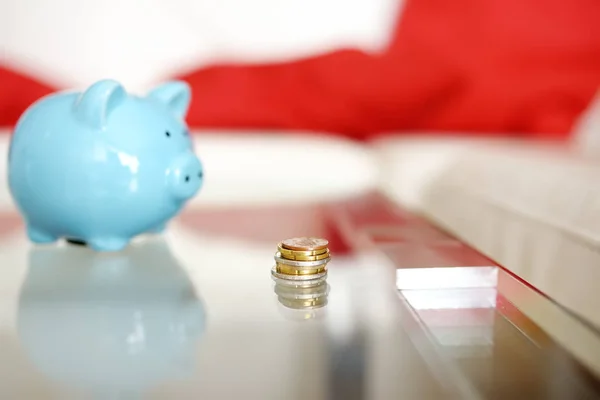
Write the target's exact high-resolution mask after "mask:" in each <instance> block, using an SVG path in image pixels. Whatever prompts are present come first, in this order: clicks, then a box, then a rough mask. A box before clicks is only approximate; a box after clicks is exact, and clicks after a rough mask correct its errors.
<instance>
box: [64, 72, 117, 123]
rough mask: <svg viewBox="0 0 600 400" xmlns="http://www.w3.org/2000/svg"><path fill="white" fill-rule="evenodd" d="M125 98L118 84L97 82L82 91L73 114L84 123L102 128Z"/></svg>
mask: <svg viewBox="0 0 600 400" xmlns="http://www.w3.org/2000/svg"><path fill="white" fill-rule="evenodd" d="M126 96H127V93H126V92H125V89H124V88H123V86H121V84H120V83H119V82H116V81H113V80H111V79H106V80H102V81H98V82H96V83H94V84H93V85H92V86H90V87H89V88H88V89H87V90H86V91H84V92H83V93H82V94H81V95H80V96H79V98H78V99H77V102H76V103H75V114H76V115H77V116H78V117H79V118H80V119H81V120H82V121H84V122H85V123H87V124H88V125H90V126H92V127H94V128H102V127H104V126H105V124H106V119H107V117H108V115H109V114H110V113H111V111H112V110H114V108H115V107H116V106H117V105H118V104H119V103H120V102H121V100H123V99H124V98H125V97H126Z"/></svg>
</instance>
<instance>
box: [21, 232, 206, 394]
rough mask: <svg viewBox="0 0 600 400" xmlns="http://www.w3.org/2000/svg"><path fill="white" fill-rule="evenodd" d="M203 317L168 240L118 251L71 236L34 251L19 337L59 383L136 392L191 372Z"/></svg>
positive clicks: (43, 370)
mask: <svg viewBox="0 0 600 400" xmlns="http://www.w3.org/2000/svg"><path fill="white" fill-rule="evenodd" d="M204 325H205V313H204V308H203V306H202V303H201V301H200V300H199V298H198V297H197V295H196V293H195V291H194V287H193V285H192V283H191V281H190V280H189V278H188V276H187V274H186V273H185V271H184V270H183V269H182V268H181V267H180V266H179V265H178V263H177V260H176V259H175V258H174V257H173V256H172V254H171V252H170V250H169V247H168V245H167V243H166V242H165V241H164V240H162V239H158V238H155V239H150V240H147V241H145V242H142V243H134V244H132V245H130V246H129V247H128V248H127V249H125V250H124V251H122V252H118V253H98V252H94V251H92V250H90V249H88V248H86V247H78V246H72V245H67V246H65V247H37V248H33V249H32V250H31V251H30V253H29V269H28V273H27V277H26V280H25V282H24V284H23V287H22V289H21V293H20V299H19V314H18V330H19V338H20V341H21V343H22V345H23V347H24V349H25V351H26V353H27V354H28V356H29V357H30V359H31V361H32V362H33V363H34V364H35V365H36V367H37V368H38V369H39V370H40V372H41V373H43V374H45V375H46V376H47V377H48V378H49V379H51V380H54V381H55V382H57V383H60V384H64V385H66V386H68V387H70V388H75V389H78V390H83V391H85V392H91V394H93V395H94V396H98V395H99V396H108V397H114V396H115V395H118V396H119V397H122V396H125V398H132V397H137V395H139V394H141V393H142V392H144V391H145V390H147V389H149V388H150V387H151V386H154V385H156V384H157V383H160V382H161V381H164V380H168V379H174V378H179V377H182V376H185V375H187V374H188V373H190V372H191V368H192V360H193V349H192V347H193V346H194V343H195V342H196V341H197V340H198V338H199V336H200V335H201V334H202V332H203V331H204Z"/></svg>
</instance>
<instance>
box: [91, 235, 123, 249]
mask: <svg viewBox="0 0 600 400" xmlns="http://www.w3.org/2000/svg"><path fill="white" fill-rule="evenodd" d="M128 243H129V240H128V239H123V238H115V237H111V238H94V239H91V240H89V241H88V244H89V246H90V247H91V248H92V249H94V250H96V251H120V250H123V249H124V248H125V247H126V246H127V244H128Z"/></svg>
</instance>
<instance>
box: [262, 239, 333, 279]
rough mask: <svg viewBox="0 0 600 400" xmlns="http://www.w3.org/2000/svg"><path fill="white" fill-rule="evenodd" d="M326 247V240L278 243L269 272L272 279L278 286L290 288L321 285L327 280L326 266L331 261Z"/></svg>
mask: <svg viewBox="0 0 600 400" xmlns="http://www.w3.org/2000/svg"><path fill="white" fill-rule="evenodd" d="M328 245H329V242H328V241H327V240H325V239H320V238H312V237H301V238H292V239H286V240H284V241H282V242H280V243H279V244H278V245H277V253H275V266H274V267H273V269H272V270H271V275H272V276H273V279H274V280H275V282H276V283H278V284H281V285H285V286H292V287H311V286H318V285H320V284H322V283H323V282H325V280H326V279H327V264H328V263H329V261H330V260H331V257H330V255H329V249H328V248H327V246H328Z"/></svg>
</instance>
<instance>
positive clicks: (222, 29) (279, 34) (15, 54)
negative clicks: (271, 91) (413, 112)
mask: <svg viewBox="0 0 600 400" xmlns="http://www.w3.org/2000/svg"><path fill="white" fill-rule="evenodd" d="M401 1H402V0H103V1H91V0H0V7H1V9H0V16H1V17H0V18H2V20H1V21H0V22H1V24H0V25H2V28H1V29H2V31H0V33H1V34H0V46H1V48H2V51H3V53H4V58H5V62H6V63H8V65H9V66H12V67H17V68H18V69H20V70H21V71H24V72H28V73H31V74H33V75H34V76H38V77H40V78H43V79H46V80H48V81H50V82H51V83H55V84H58V85H61V86H68V87H80V86H85V85H87V84H89V83H90V82H92V81H94V80H96V79H100V78H106V77H111V78H115V79H118V80H121V81H122V82H124V83H126V85H127V87H128V88H130V89H132V90H138V89H139V90H142V89H146V88H147V87H148V86H149V85H151V84H152V83H153V82H155V81H156V80H160V79H163V78H164V77H165V76H167V75H169V74H171V73H173V72H176V71H180V70H182V69H188V68H192V67H197V66H202V65H206V64H208V63H211V62H214V61H216V60H230V61H249V62H255V61H273V60H285V59H289V58H290V57H298V56H303V55H307V54H314V53H315V52H321V51H327V50H330V49H334V48H337V47H340V46H353V47H358V48H361V49H364V50H367V51H377V50H378V49H380V48H381V47H382V46H385V44H386V41H387V39H388V37H389V32H390V30H391V29H392V28H393V25H394V22H395V19H396V15H397V9H398V6H399V4H400V3H401Z"/></svg>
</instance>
